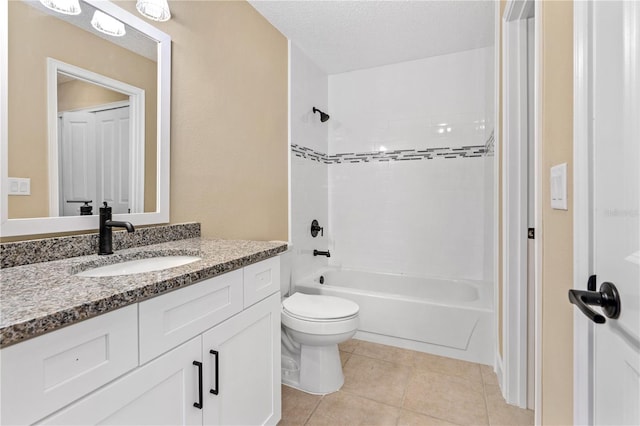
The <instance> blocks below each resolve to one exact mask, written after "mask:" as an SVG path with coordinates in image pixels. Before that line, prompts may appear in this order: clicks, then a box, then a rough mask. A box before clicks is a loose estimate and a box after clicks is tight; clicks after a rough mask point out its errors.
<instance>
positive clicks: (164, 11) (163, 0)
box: [136, 0, 171, 22]
mask: <svg viewBox="0 0 640 426" xmlns="http://www.w3.org/2000/svg"><path fill="white" fill-rule="evenodd" d="M136 9H138V12H140V13H141V14H142V15H143V16H144V17H145V18H149V19H152V20H154V21H158V22H164V21H168V20H169V19H171V11H170V10H169V3H167V0H138V1H137V2H136Z"/></svg>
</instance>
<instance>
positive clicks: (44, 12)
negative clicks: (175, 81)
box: [0, 0, 171, 236]
mask: <svg viewBox="0 0 640 426" xmlns="http://www.w3.org/2000/svg"><path fill="white" fill-rule="evenodd" d="M80 8H81V13H80V14H79V15H63V14H60V13H57V12H54V11H51V10H49V9H47V8H45V7H44V6H43V5H42V4H41V3H40V1H38V0H20V1H7V0H0V44H1V46H2V47H1V49H0V89H1V90H0V143H1V149H2V151H1V154H2V161H1V162H0V172H1V173H0V178H1V181H2V194H1V200H0V204H1V205H0V236H17V235H29V234H48V233H59V232H68V231H83V230H92V229H97V228H98V208H99V207H100V206H101V205H102V202H103V201H107V202H108V203H109V205H111V206H112V207H114V219H115V220H125V221H129V222H131V223H133V224H134V225H147V224H157V223H167V222H168V221H169V129H170V122H169V120H170V113H169V110H170V81H171V75H170V72H171V39H170V37H169V36H168V35H167V34H165V33H163V32H161V31H159V30H158V29H157V28H155V27H153V26H152V25H150V24H148V23H147V22H145V21H143V20H142V19H140V18H138V17H137V16H134V15H132V14H131V13H129V12H127V11H125V10H123V9H121V8H120V7H118V6H116V5H115V4H113V3H110V2H108V1H103V0H80ZM99 13H103V14H106V15H107V17H108V18H107V19H110V20H111V21H110V22H111V23H114V22H115V23H116V24H117V25H119V27H117V28H118V31H119V32H120V31H121V33H124V34H121V33H119V34H115V33H114V32H112V33H110V34H107V33H102V32H100V31H97V30H96V29H95V24H93V25H92V20H95V17H96V15H98V14H99ZM111 23H107V25H111ZM98 26H100V25H98ZM104 26H105V25H103V28H104ZM109 28H111V27H109Z"/></svg>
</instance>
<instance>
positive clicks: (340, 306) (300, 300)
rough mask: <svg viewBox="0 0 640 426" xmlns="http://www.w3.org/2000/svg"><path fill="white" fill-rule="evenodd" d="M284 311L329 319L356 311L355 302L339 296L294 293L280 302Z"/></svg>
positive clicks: (350, 314)
mask: <svg viewBox="0 0 640 426" xmlns="http://www.w3.org/2000/svg"><path fill="white" fill-rule="evenodd" d="M282 306H283V307H284V309H285V311H287V312H289V313H291V314H293V315H295V316H297V317H302V318H310V319H316V320H330V319H339V318H345V317H351V316H354V315H356V314H357V313H358V311H359V310H360V307H359V306H358V304H357V303H355V302H352V301H351V300H347V299H343V298H341V297H333V296H322V295H318V294H304V293H294V294H293V295H291V296H290V297H288V298H286V299H285V300H284V301H283V302H282Z"/></svg>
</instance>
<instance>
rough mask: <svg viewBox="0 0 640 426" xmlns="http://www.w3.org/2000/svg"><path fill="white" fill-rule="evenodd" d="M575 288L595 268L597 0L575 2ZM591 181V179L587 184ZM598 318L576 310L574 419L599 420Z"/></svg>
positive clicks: (578, 421)
mask: <svg viewBox="0 0 640 426" xmlns="http://www.w3.org/2000/svg"><path fill="white" fill-rule="evenodd" d="M573 22H574V24H573V25H574V26H573V75H574V78H573V288H577V289H585V288H586V283H587V280H588V278H589V276H590V275H591V274H592V272H593V249H592V247H593V246H592V241H591V237H590V235H591V230H592V220H593V219H592V214H591V211H592V200H591V191H590V189H591V180H592V175H591V170H592V164H593V163H592V161H593V157H592V155H593V151H592V141H593V138H592V133H591V129H592V117H593V111H592V102H591V100H592V98H591V84H592V82H591V60H592V51H591V40H590V34H591V33H592V31H591V29H592V3H591V2H576V3H574V6H573ZM585 183H587V184H585ZM593 332H594V330H593V323H592V322H591V321H587V320H586V319H585V317H584V315H582V313H581V312H580V311H579V310H578V309H574V310H573V423H574V424H593V403H594V396H593V383H592V380H593V376H592V374H591V371H590V370H591V365H592V355H593V352H592V350H591V348H592V345H593Z"/></svg>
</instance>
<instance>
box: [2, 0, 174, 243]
mask: <svg viewBox="0 0 640 426" xmlns="http://www.w3.org/2000/svg"><path fill="white" fill-rule="evenodd" d="M83 1H85V2H86V3H89V4H90V5H92V6H93V7H95V8H96V9H98V10H101V11H103V12H104V13H107V14H109V15H111V16H113V17H114V18H116V19H118V20H119V21H121V22H123V23H124V24H125V25H129V26H130V27H132V28H135V29H136V30H138V31H140V32H141V33H143V34H145V35H146V36H147V37H149V38H151V39H153V40H154V41H156V42H157V43H158V78H157V81H158V119H157V133H158V148H157V176H156V181H157V184H156V185H157V190H156V194H157V195H156V211H155V212H150V213H132V214H116V215H113V217H114V220H124V221H128V222H131V223H132V224H134V225H151V224H158V223H168V222H169V173H170V171H169V131H170V108H171V37H170V36H169V35H168V34H165V33H164V32H162V31H160V30H158V29H157V28H155V27H154V26H153V25H150V24H148V23H147V22H145V21H143V20H142V19H140V18H138V17H136V16H135V15H133V14H131V13H129V12H127V11H125V10H124V9H122V8H120V7H119V6H116V5H115V4H113V3H111V2H108V1H104V0H83ZM8 41H9V26H8V0H0V148H1V149H0V157H1V159H0V180H1V184H2V187H1V189H2V191H0V195H1V197H0V236H2V237H7V236H18V235H34V234H50V233H61V232H70V231H86V230H97V229H98V225H99V223H98V215H97V214H94V215H93V216H68V217H39V218H25V219H9V208H8V201H9V198H8V193H9V188H8V178H9V176H8V165H9V159H8V145H9V131H8V96H7V90H8V88H9V86H8V85H9V80H8V52H7V51H8V46H9V44H8Z"/></svg>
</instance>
